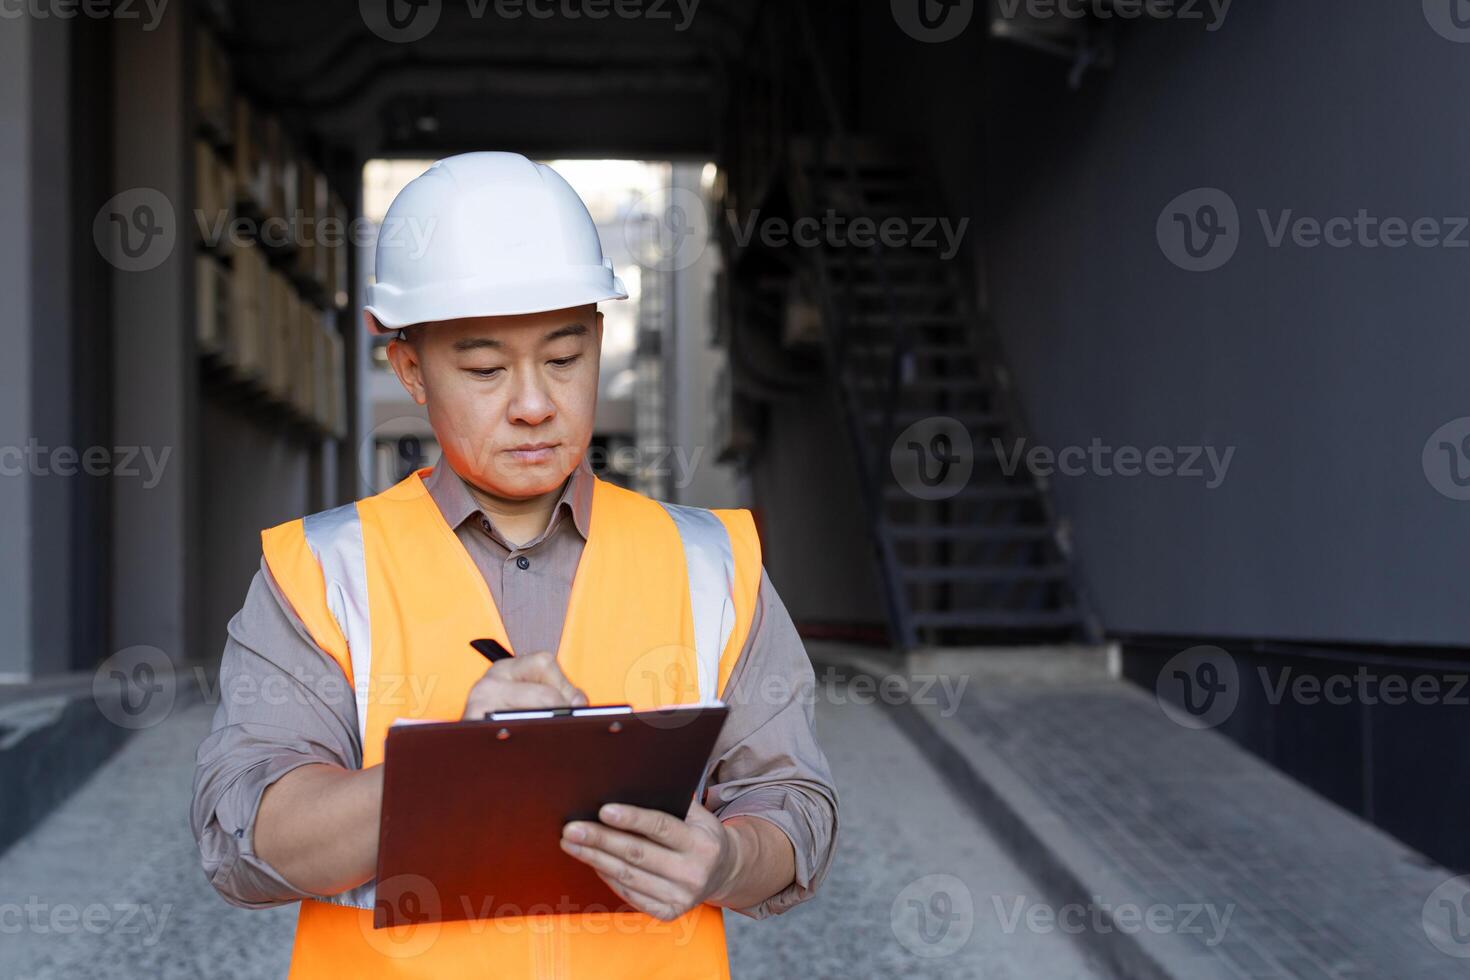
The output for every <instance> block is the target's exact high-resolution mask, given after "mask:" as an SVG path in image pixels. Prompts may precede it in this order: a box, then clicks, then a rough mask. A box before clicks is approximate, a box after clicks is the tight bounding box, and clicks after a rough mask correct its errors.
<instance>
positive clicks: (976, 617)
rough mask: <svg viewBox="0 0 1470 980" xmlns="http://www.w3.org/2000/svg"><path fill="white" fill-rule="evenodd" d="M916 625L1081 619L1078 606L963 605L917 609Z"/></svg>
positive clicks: (1040, 624)
mask: <svg viewBox="0 0 1470 980" xmlns="http://www.w3.org/2000/svg"><path fill="white" fill-rule="evenodd" d="M911 621H912V622H913V625H914V626H916V627H918V628H921V629H923V628H929V629H946V628H948V629H965V628H971V629H1047V628H1062V627H1067V626H1074V625H1076V624H1077V623H1079V622H1081V619H1080V617H1079V616H1078V615H1077V610H1076V609H1073V608H1072V607H1070V606H1064V607H1062V608H1061V609H960V610H944V611H923V612H915V613H914V614H913V616H912V617H911Z"/></svg>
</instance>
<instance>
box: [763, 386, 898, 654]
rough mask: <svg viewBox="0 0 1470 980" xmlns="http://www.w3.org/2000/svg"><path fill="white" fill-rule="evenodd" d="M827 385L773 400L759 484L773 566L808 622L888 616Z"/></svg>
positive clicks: (784, 592) (789, 600) (786, 597)
mask: <svg viewBox="0 0 1470 980" xmlns="http://www.w3.org/2000/svg"><path fill="white" fill-rule="evenodd" d="M834 403H835V398H834V396H833V395H832V393H831V392H830V391H828V390H827V389H826V388H825V387H823V386H821V385H813V387H812V391H811V392H810V393H809V394H807V395H805V396H803V397H800V398H793V399H790V400H788V401H782V402H777V403H773V404H772V405H771V407H770V408H769V409H768V415H769V424H767V426H766V428H765V431H764V432H763V433H762V435H761V437H760V457H759V462H758V464H757V465H756V466H755V467H754V468H753V469H752V472H751V484H752V493H753V497H754V503H755V508H756V514H757V519H758V520H759V522H760V529H761V543H762V546H763V548H764V555H763V557H764V559H765V565H766V571H767V572H768V573H769V575H770V577H771V583H772V584H773V585H775V587H776V590H777V591H778V592H779V593H780V595H781V599H782V601H783V602H784V603H785V604H786V607H787V609H788V610H789V611H790V613H791V617H792V618H793V619H794V620H796V622H797V623H798V624H800V625H808V624H822V625H840V626H853V625H856V626H870V625H871V626H876V625H881V624H883V623H885V622H886V621H887V616H886V613H885V610H884V607H883V598H882V592H881V591H880V589H879V585H878V578H877V566H876V564H875V561H874V557H873V549H872V542H871V537H870V536H869V534H868V532H867V528H868V519H867V517H866V515H865V514H864V512H863V506H862V500H861V499H860V498H859V496H858V494H857V489H856V488H857V474H856V466H855V464H854V463H853V459H852V453H851V451H850V449H849V444H848V441H847V435H846V432H845V431H844V429H843V427H842V423H841V419H840V418H839V416H838V414H837V411H836V406H835V404H834Z"/></svg>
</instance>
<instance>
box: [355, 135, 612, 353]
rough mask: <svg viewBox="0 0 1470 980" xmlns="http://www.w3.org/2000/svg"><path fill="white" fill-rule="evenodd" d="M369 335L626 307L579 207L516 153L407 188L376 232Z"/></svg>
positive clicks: (457, 162)
mask: <svg viewBox="0 0 1470 980" xmlns="http://www.w3.org/2000/svg"><path fill="white" fill-rule="evenodd" d="M375 265H376V269H375V280H376V281H375V282H373V283H372V284H371V285H370V286H368V290H367V306H366V307H365V309H366V312H368V313H371V314H372V317H371V318H367V321H368V326H369V329H374V322H373V321H374V319H375V320H376V321H377V324H378V327H377V329H376V330H375V332H378V333H386V332H390V331H392V330H396V329H398V328H399V327H406V326H409V325H411V324H415V323H425V322H427V321H431V320H453V319H457V318H459V317H468V316H512V315H515V314H520V313H542V312H545V311H547V310H561V309H567V308H568V307H573V306H584V305H586V304H588V303H597V302H601V301H602V300H610V299H627V298H628V291H627V290H626V289H625V288H624V287H623V283H622V280H620V279H618V277H617V276H615V275H613V268H612V260H611V259H605V258H603V256H602V243H601V242H599V241H598V239H597V226H596V225H595V224H594V223H593V221H592V216H591V215H590V214H588V213H587V206H586V205H585V204H583V203H582V199H581V198H580V197H578V196H577V192H576V191H574V190H572V187H571V185H570V184H568V183H567V182H566V180H565V179H563V177H562V176H561V174H559V173H557V172H556V171H555V170H552V169H551V168H550V167H548V166H546V165H545V164H542V163H533V162H532V161H530V160H528V159H526V158H525V157H523V156H521V155H520V154H519V153H461V154H460V155H458V156H452V157H447V158H445V159H443V160H440V161H439V162H438V163H436V164H434V165H433V166H432V167H430V168H429V169H428V170H426V171H424V172H423V173H422V174H420V175H419V176H418V177H415V178H414V179H413V180H412V181H410V182H409V184H408V186H407V187H405V188H404V189H403V190H402V191H400V192H399V194H398V196H397V197H395V198H394V199H393V203H392V204H391V205H389V207H388V213H387V215H386V216H385V217H384V218H383V226H382V228H380V229H379V231H378V247H377V255H376V263H375Z"/></svg>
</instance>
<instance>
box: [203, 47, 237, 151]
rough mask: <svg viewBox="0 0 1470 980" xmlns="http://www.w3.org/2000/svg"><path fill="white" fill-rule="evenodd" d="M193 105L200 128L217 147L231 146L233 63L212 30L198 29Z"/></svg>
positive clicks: (232, 134) (232, 136) (232, 127)
mask: <svg viewBox="0 0 1470 980" xmlns="http://www.w3.org/2000/svg"><path fill="white" fill-rule="evenodd" d="M195 39H196V42H197V43H196V45H195V60H196V69H195V73H194V108H195V109H196V110H197V112H198V115H199V127H200V130H201V131H202V132H204V133H205V134H206V135H207V136H208V137H209V139H210V141H211V142H212V143H214V144H215V145H216V146H221V147H223V146H228V145H229V143H230V142H231V140H232V139H233V138H234V120H233V119H232V116H233V108H234V81H233V78H232V75H231V71H230V62H229V59H228V58H227V57H225V52H224V49H223V48H222V47H220V44H219V40H218V39H217V38H216V37H215V36H214V34H213V33H211V32H210V31H207V30H204V29H202V28H201V29H200V30H199V31H198V32H196V36H195Z"/></svg>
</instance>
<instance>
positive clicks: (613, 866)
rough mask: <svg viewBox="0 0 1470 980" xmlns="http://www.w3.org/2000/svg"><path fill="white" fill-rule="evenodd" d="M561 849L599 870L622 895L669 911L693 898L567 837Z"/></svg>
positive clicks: (668, 882) (655, 875)
mask: <svg viewBox="0 0 1470 980" xmlns="http://www.w3.org/2000/svg"><path fill="white" fill-rule="evenodd" d="M561 849H562V850H563V851H565V852H566V853H567V854H569V855H570V856H572V857H574V858H576V859H577V860H578V861H581V862H582V863H583V864H585V865H587V866H588V867H590V868H592V870H594V871H596V872H597V874H598V876H599V877H601V878H602V880H603V881H606V882H607V883H608V884H609V885H611V886H615V890H621V891H620V892H619V893H620V894H622V893H623V892H627V893H629V894H630V895H632V894H636V895H638V896H640V897H641V898H642V899H643V900H644V901H645V902H653V903H657V904H659V905H663V906H667V907H669V908H675V907H678V906H680V905H682V904H684V903H686V902H688V901H689V899H690V897H691V895H690V892H689V890H688V889H687V888H683V887H681V886H679V885H678V884H676V883H675V882H672V881H670V880H669V879H667V878H664V877H662V876H660V875H657V874H654V873H653V872H651V871H647V870H644V869H643V868H640V867H637V866H635V865H633V864H630V863H629V862H628V861H625V860H623V859H622V858H620V857H618V856H616V855H614V854H612V853H610V852H608V851H605V850H600V849H598V848H595V847H585V846H583V845H580V844H575V843H573V842H572V841H569V840H567V839H566V838H565V837H563V838H562V839H561ZM624 897H628V896H627V895H625V896H624ZM628 900H629V901H630V902H632V903H633V904H634V905H637V906H638V907H639V908H643V910H644V911H648V910H647V909H646V908H644V907H643V905H640V904H639V903H638V902H636V901H634V900H633V899H632V898H631V897H629V898H628ZM686 907H687V906H686Z"/></svg>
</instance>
